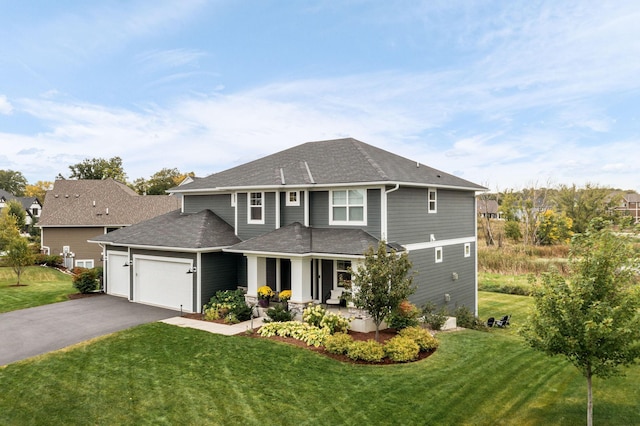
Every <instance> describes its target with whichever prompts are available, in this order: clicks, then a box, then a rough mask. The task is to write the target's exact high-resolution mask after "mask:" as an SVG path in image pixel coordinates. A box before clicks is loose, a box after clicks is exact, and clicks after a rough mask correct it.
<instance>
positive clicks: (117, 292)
mask: <svg viewBox="0 0 640 426" xmlns="http://www.w3.org/2000/svg"><path fill="white" fill-rule="evenodd" d="M127 256H128V255H127V253H114V252H109V254H108V258H107V283H106V287H107V294H112V295H114V296H123V297H126V298H128V297H129V267H124V266H122V265H124V264H125V263H126V261H127Z"/></svg>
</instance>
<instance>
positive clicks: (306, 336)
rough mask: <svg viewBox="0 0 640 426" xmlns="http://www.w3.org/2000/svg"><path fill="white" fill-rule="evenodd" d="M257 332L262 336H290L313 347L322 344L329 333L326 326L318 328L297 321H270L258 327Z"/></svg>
mask: <svg viewBox="0 0 640 426" xmlns="http://www.w3.org/2000/svg"><path fill="white" fill-rule="evenodd" d="M258 334H260V336H262V337H271V336H281V337H292V338H294V339H297V340H302V341H303V342H305V343H306V344H307V345H309V346H315V347H318V346H322V345H323V344H324V341H325V339H326V338H327V337H328V336H329V335H330V334H329V330H328V329H326V328H318V327H316V326H313V325H310V324H307V323H305V322H299V321H287V322H270V323H267V324H265V325H263V326H262V327H260V330H258Z"/></svg>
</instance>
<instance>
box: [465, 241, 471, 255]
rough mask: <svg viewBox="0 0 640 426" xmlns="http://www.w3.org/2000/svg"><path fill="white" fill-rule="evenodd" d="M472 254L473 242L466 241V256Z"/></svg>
mask: <svg viewBox="0 0 640 426" xmlns="http://www.w3.org/2000/svg"><path fill="white" fill-rule="evenodd" d="M469 256H471V243H466V244H465V245H464V257H469Z"/></svg>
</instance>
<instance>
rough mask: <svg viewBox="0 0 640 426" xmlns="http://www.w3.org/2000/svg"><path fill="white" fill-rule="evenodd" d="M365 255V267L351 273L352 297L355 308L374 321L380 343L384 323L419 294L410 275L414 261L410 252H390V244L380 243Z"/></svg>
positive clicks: (376, 336) (376, 337)
mask: <svg viewBox="0 0 640 426" xmlns="http://www.w3.org/2000/svg"><path fill="white" fill-rule="evenodd" d="M364 255H365V258H364V265H363V266H362V267H360V268H357V269H356V270H353V269H352V270H351V279H352V296H351V297H352V302H353V303H354V305H356V306H357V307H358V308H360V309H365V310H366V311H367V312H368V313H369V314H370V315H371V317H372V318H373V322H374V323H375V325H376V335H375V339H376V341H377V340H378V337H379V332H380V324H381V323H382V321H384V319H385V318H386V317H387V316H388V315H389V314H390V313H391V312H392V311H393V310H394V309H396V308H398V306H399V305H400V303H401V302H402V301H403V300H405V299H407V298H408V297H409V296H410V295H411V294H413V293H414V292H415V287H414V286H413V277H412V276H410V275H409V270H410V269H411V261H410V260H409V255H408V254H407V252H404V253H402V254H398V253H396V251H395V250H391V252H390V253H388V252H387V244H386V243H385V242H384V241H380V244H379V245H378V248H377V250H374V248H373V247H370V248H369V249H368V250H367V251H366V252H365V254H364Z"/></svg>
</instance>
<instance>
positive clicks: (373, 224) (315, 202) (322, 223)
mask: <svg viewBox="0 0 640 426" xmlns="http://www.w3.org/2000/svg"><path fill="white" fill-rule="evenodd" d="M381 202H382V201H381V192H380V190H379V189H368V190H367V226H342V225H331V227H332V228H349V229H352V228H358V229H360V228H361V229H363V230H365V231H366V232H368V233H369V234H371V235H373V236H374V237H376V238H380V228H381V222H382V218H381V212H382V209H381ZM309 210H310V212H309V213H310V224H311V226H315V227H319V228H326V227H329V226H330V225H329V191H314V192H311V193H310V198H309Z"/></svg>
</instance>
